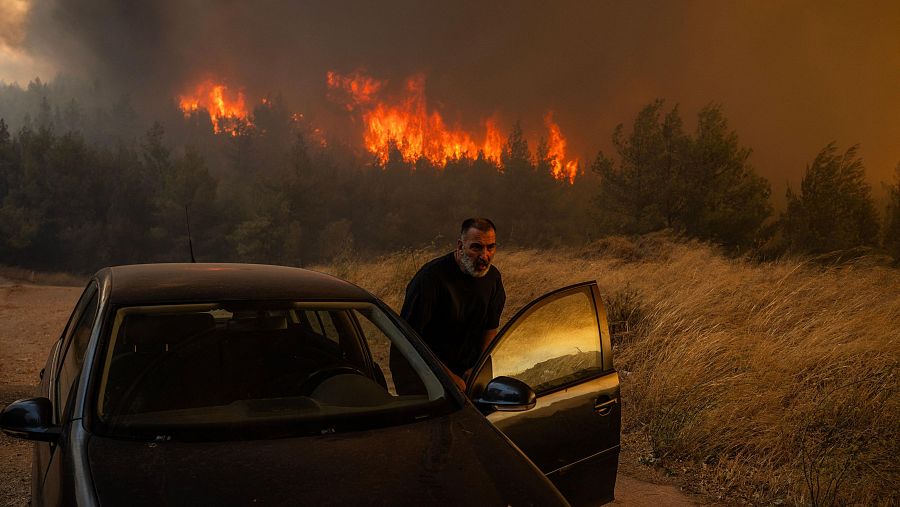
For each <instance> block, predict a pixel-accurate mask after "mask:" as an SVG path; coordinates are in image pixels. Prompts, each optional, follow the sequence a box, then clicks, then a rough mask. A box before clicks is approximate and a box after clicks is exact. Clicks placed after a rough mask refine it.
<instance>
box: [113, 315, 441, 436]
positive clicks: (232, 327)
mask: <svg viewBox="0 0 900 507" xmlns="http://www.w3.org/2000/svg"><path fill="white" fill-rule="evenodd" d="M108 329H109V340H108V345H107V348H106V353H105V355H104V357H103V360H102V374H101V376H100V384H99V390H98V394H97V404H96V407H97V408H96V410H97V415H98V416H99V421H100V426H101V427H102V430H101V433H105V434H108V435H112V436H125V437H156V438H159V437H160V436H169V435H173V434H177V435H181V434H198V435H199V434H206V435H215V434H221V433H223V432H224V433H227V434H231V433H234V432H235V431H237V432H238V433H240V434H241V435H242V436H246V435H248V434H250V433H252V432H254V431H259V430H261V429H266V430H267V431H272V430H279V431H282V432H285V431H287V432H288V433H291V434H294V433H296V432H297V431H310V432H313V433H327V432H332V431H340V430H341V429H342V428H350V429H352V428H359V427H370V426H371V424H378V423H379V422H380V423H381V424H385V421H387V422H386V424H392V423H397V422H403V421H408V420H416V419H421V418H424V417H428V416H429V415H431V414H433V413H434V411H435V409H437V408H438V407H444V409H446V405H447V403H446V402H447V398H446V392H445V391H444V388H443V387H442V386H441V383H440V382H439V381H438V379H437V377H436V376H435V375H434V373H433V372H432V370H431V369H430V368H429V367H428V365H427V364H426V363H425V361H424V360H423V359H422V358H421V356H419V355H418V353H417V352H416V351H415V349H414V347H413V346H412V345H411V344H410V342H409V341H408V340H407V338H406V336H405V335H404V334H403V332H402V331H400V329H398V328H397V327H396V326H395V325H394V323H393V322H392V321H391V319H390V318H389V317H388V316H387V315H386V314H385V313H384V312H382V311H381V310H380V309H379V308H378V307H377V306H375V305H373V304H370V303H365V302H353V303H347V302H322V303H309V302H287V303H286V302H274V303H273V302H237V303H232V302H213V303H202V304H196V303H194V304H184V305H164V306H132V307H125V308H119V309H118V310H117V311H116V312H115V314H114V317H113V318H112V321H111V325H110V326H109V327H108ZM392 345H393V346H392ZM391 353H393V354H399V355H402V356H403V357H404V358H405V359H406V361H407V362H408V363H409V364H410V366H412V371H414V372H415V374H416V375H417V376H418V379H419V380H420V381H421V384H422V385H423V386H424V388H425V389H424V390H423V394H418V395H403V396H401V395H398V394H397V392H396V390H395V388H394V383H393V381H392V375H391V371H390V369H389V368H388V364H389V355H390V354H391ZM336 428H337V429H336Z"/></svg>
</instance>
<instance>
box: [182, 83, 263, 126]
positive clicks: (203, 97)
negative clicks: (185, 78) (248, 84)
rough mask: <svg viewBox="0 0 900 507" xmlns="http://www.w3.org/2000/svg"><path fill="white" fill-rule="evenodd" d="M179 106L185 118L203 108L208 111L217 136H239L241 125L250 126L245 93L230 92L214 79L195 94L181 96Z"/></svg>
mask: <svg viewBox="0 0 900 507" xmlns="http://www.w3.org/2000/svg"><path fill="white" fill-rule="evenodd" d="M178 104H179V107H180V108H181V111H182V112H183V113H184V115H185V117H188V116H190V115H191V114H192V113H195V112H197V111H199V110H200V109H201V108H202V109H205V110H206V111H208V112H209V121H210V123H212V126H213V130H214V131H215V133H217V134H220V133H222V132H228V133H230V134H231V135H237V129H238V126H239V125H240V124H244V125H249V124H250V120H249V114H248V112H247V106H246V105H245V101H244V93H243V92H241V91H238V92H229V90H228V87H227V86H225V85H224V84H218V83H216V82H214V81H213V80H212V79H207V80H205V81H203V82H201V83H200V84H198V85H197V86H195V87H194V91H193V93H188V94H184V95H179V96H178Z"/></svg>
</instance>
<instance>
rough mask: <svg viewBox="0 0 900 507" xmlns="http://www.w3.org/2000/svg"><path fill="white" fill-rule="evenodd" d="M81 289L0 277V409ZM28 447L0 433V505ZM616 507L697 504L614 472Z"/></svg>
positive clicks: (26, 474) (41, 356)
mask: <svg viewBox="0 0 900 507" xmlns="http://www.w3.org/2000/svg"><path fill="white" fill-rule="evenodd" d="M80 295H81V289H80V288H77V287H49V286H40V285H29V284H19V283H14V282H11V281H8V280H3V279H0V406H5V405H6V404H8V403H10V402H11V401H14V400H16V399H19V398H24V397H27V396H31V394H32V392H33V389H34V387H33V386H34V385H35V384H36V383H37V381H38V372H39V371H40V369H41V368H42V367H43V366H44V362H45V361H46V359H47V353H48V352H49V350H50V346H51V345H52V344H53V342H54V341H55V340H56V339H57V338H58V337H59V335H60V333H61V332H62V329H63V327H64V326H65V323H66V320H68V318H69V313H70V312H71V311H72V308H73V307H74V306H75V303H76V301H77V300H78V297H79V296H80ZM30 469H31V444H29V443H27V442H25V441H22V440H17V439H14V438H10V437H8V436H6V435H4V434H2V433H0V506H20V505H26V504H27V503H28V497H29V494H30V493H29V491H30V489H29V488H30V487H31V486H30V484H31V483H30V475H31V473H30ZM615 504H616V505H628V506H646V507H658V506H660V505H666V506H676V507H677V506H688V505H698V503H697V502H696V501H695V500H693V499H692V498H689V497H688V496H686V495H684V494H682V493H681V492H680V491H679V490H678V489H677V488H676V487H674V486H666V485H659V484H653V483H650V482H645V481H641V480H638V479H635V478H632V477H629V476H626V475H623V474H619V477H618V479H617V482H616V501H615Z"/></svg>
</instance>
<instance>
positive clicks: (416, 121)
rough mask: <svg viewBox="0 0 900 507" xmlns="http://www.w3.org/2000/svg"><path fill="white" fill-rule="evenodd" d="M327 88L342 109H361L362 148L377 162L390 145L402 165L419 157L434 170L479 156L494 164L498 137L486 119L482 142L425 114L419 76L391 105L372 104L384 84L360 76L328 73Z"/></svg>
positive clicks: (422, 80) (499, 145)
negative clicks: (337, 95)
mask: <svg viewBox="0 0 900 507" xmlns="http://www.w3.org/2000/svg"><path fill="white" fill-rule="evenodd" d="M327 81H328V86H329V87H330V88H332V89H341V90H344V92H345V93H347V95H348V96H349V99H350V103H348V104H347V105H346V107H347V109H348V110H351V111H352V110H353V109H355V108H362V109H363V111H364V112H363V122H364V123H365V134H364V142H365V145H366V149H367V150H369V151H370V152H371V153H373V154H374V155H375V156H376V157H377V158H378V160H380V161H381V162H382V163H384V162H386V161H387V159H388V156H389V152H390V149H391V147H392V146H394V147H396V149H397V150H398V151H399V152H400V154H401V156H402V157H403V159H404V160H406V161H408V162H413V161H415V160H416V159H418V158H419V157H424V158H426V159H428V160H429V161H431V162H432V163H434V164H435V165H445V164H446V163H447V161H449V160H452V159H456V158H461V157H466V156H468V157H475V156H477V155H478V153H479V151H480V152H482V153H483V154H484V157H485V158H487V159H489V160H493V161H499V160H500V152H501V150H502V147H503V137H502V136H501V135H500V133H499V130H498V129H497V126H496V122H495V121H494V120H492V119H490V120H486V121H484V122H483V123H484V128H485V134H484V137H483V141H476V139H475V138H474V137H473V136H472V135H471V134H469V133H467V132H465V131H463V130H461V129H457V128H450V127H448V126H447V124H446V122H445V121H444V118H443V117H442V116H441V114H440V113H439V112H437V111H428V107H427V104H426V100H425V77H424V76H422V75H417V76H413V77H411V78H409V79H408V80H407V81H406V87H405V90H404V96H403V97H402V98H401V100H399V101H397V102H396V103H385V102H380V101H377V100H376V98H377V95H378V92H379V91H380V90H381V89H382V88H383V86H384V85H385V84H386V82H384V81H378V80H375V79H373V78H371V77H368V76H365V75H363V74H362V73H360V72H358V71H357V72H354V73H353V74H350V75H347V76H343V75H340V74H337V73H335V72H328V75H327Z"/></svg>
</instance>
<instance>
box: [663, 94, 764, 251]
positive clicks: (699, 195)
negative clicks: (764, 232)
mask: <svg viewBox="0 0 900 507" xmlns="http://www.w3.org/2000/svg"><path fill="white" fill-rule="evenodd" d="M750 153H751V150H750V149H749V148H744V147H742V146H741V145H740V142H739V140H738V136H737V133H736V132H734V131H730V130H729V129H728V121H727V120H726V119H725V116H724V114H723V113H722V110H721V108H720V107H719V106H717V105H711V106H707V107H705V108H703V109H702V110H701V111H700V113H699V114H698V115H697V131H696V133H695V134H694V137H693V138H692V139H690V141H689V142H688V153H687V156H686V158H685V161H684V163H683V164H682V165H681V168H682V170H683V173H682V174H680V175H675V176H678V177H680V178H681V181H680V182H679V183H678V184H677V185H676V186H677V188H678V189H679V193H680V194H681V196H682V200H681V201H680V202H681V205H682V206H681V207H680V208H679V210H678V211H679V213H680V221H681V226H682V227H683V228H684V232H686V233H687V234H688V235H690V236H693V237H697V238H702V239H707V240H711V241H714V242H716V243H719V244H722V245H725V246H727V247H729V248H732V249H743V248H746V247H749V246H750V245H751V244H752V243H753V242H754V240H755V239H757V238H758V236H759V232H760V228H761V227H762V225H763V222H765V220H766V219H767V218H768V217H769V215H771V213H772V207H771V205H770V204H769V193H770V192H771V190H770V187H769V182H768V181H766V179H765V178H763V177H761V176H759V175H757V174H756V173H755V172H754V171H753V168H752V167H751V166H750V163H749V158H750Z"/></svg>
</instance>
